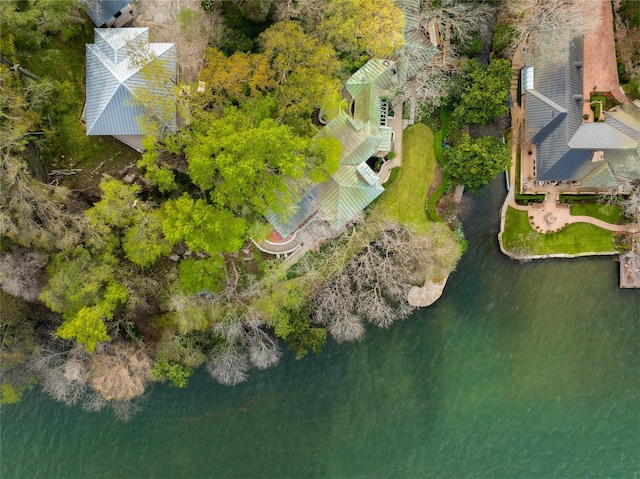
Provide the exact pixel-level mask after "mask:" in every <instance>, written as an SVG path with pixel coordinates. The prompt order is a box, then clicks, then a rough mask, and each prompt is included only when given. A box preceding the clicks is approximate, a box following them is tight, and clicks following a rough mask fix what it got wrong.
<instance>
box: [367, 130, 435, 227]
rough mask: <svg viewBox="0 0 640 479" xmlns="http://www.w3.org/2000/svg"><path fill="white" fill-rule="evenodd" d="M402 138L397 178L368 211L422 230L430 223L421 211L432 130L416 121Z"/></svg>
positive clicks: (429, 176)
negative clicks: (400, 164) (400, 163)
mask: <svg viewBox="0 0 640 479" xmlns="http://www.w3.org/2000/svg"><path fill="white" fill-rule="evenodd" d="M402 142H403V149H402V168H400V172H399V173H398V178H397V179H396V180H395V181H394V182H393V183H392V184H391V185H389V187H388V188H386V191H385V192H384V193H383V194H382V196H381V197H380V199H379V200H378V201H376V203H375V204H374V206H373V210H372V212H371V215H373V216H374V217H375V216H378V215H379V217H386V218H388V219H390V220H392V221H396V222H398V223H402V224H406V225H411V226H413V227H414V228H415V229H416V231H418V232H425V231H427V230H428V229H429V224H430V220H429V219H428V218H427V214H426V211H425V205H426V201H427V193H428V192H429V187H430V186H431V182H432V181H433V178H434V176H435V171H436V155H435V152H434V149H433V132H432V131H431V129H430V128H429V127H428V126H427V125H425V124H423V123H416V124H415V125H412V126H410V127H408V128H407V129H406V130H404V134H403V137H402Z"/></svg>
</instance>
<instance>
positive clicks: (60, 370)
mask: <svg viewBox="0 0 640 479" xmlns="http://www.w3.org/2000/svg"><path fill="white" fill-rule="evenodd" d="M88 360H89V355H88V353H87V352H86V351H85V350H84V347H82V346H81V345H76V346H74V347H72V348H69V346H68V345H67V343H66V342H64V343H62V342H59V341H55V342H51V343H50V344H49V345H48V349H47V350H45V351H43V354H42V355H41V356H40V357H38V358H36V359H34V360H33V361H32V362H31V364H30V367H31V369H32V370H33V371H34V372H35V373H37V374H38V375H39V376H40V378H41V381H40V384H41V386H42V390H43V391H45V392H46V393H47V394H49V395H50V396H51V397H52V398H53V399H55V400H56V401H60V402H62V403H64V404H66V405H67V406H71V405H73V404H76V403H77V402H78V401H80V400H81V399H83V398H84V396H85V394H86V393H87V376H88V372H89V367H88Z"/></svg>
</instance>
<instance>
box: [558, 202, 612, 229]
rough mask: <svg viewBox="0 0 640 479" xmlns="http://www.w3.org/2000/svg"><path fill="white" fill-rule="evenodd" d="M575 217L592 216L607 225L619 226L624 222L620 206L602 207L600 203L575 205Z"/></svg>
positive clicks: (572, 206) (572, 210) (573, 213)
mask: <svg viewBox="0 0 640 479" xmlns="http://www.w3.org/2000/svg"><path fill="white" fill-rule="evenodd" d="M571 214H572V215H573V216H592V217H593V218H597V219H599V220H602V221H606V222H607V223H612V224H614V225H615V224H618V223H619V222H620V220H622V208H620V207H619V206H618V205H602V204H598V203H586V204H581V203H573V204H572V205H571Z"/></svg>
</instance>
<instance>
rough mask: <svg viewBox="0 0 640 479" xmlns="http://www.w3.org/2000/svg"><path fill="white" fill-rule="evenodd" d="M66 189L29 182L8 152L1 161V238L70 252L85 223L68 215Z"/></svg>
mask: <svg viewBox="0 0 640 479" xmlns="http://www.w3.org/2000/svg"><path fill="white" fill-rule="evenodd" d="M68 201H69V192H68V190H67V189H66V188H63V187H59V186H53V185H47V184H44V183H40V182H39V181H35V180H34V179H32V177H31V175H30V173H29V171H28V169H27V166H26V165H25V164H24V163H23V162H22V161H21V160H19V159H18V158H17V156H15V155H14V154H12V153H11V152H6V153H5V154H3V157H2V159H1V161H0V234H2V235H4V236H7V237H8V238H10V239H11V240H12V241H14V242H15V243H17V244H19V245H21V246H24V247H26V248H31V247H36V248H40V249H43V250H46V251H55V250H60V249H71V248H73V247H74V246H75V245H76V244H78V243H79V242H80V240H81V239H82V234H83V232H84V231H85V229H86V224H87V220H86V218H85V217H84V215H82V214H79V213H72V212H70V211H69V210H68V209H67V207H66V203H67V202H68Z"/></svg>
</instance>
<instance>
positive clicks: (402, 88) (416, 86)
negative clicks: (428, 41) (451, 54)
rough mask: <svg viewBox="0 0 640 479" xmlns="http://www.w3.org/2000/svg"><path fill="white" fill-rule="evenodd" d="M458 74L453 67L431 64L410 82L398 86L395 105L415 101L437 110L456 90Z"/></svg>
mask: <svg viewBox="0 0 640 479" xmlns="http://www.w3.org/2000/svg"><path fill="white" fill-rule="evenodd" d="M457 74H458V70H457V69H456V68H455V66H453V65H437V64H433V63H430V64H429V65H427V66H425V67H424V68H422V69H421V70H420V71H418V73H416V74H415V76H413V77H412V78H411V79H410V80H408V81H406V82H404V83H402V84H400V85H398V89H397V90H396V95H395V97H394V104H402V103H404V102H405V101H408V100H415V101H416V102H418V103H420V104H422V105H425V106H427V107H428V108H429V109H430V110H435V109H437V108H439V107H440V106H441V105H442V103H443V101H444V100H445V99H446V98H447V97H448V96H449V95H450V94H451V92H452V91H453V90H454V89H455V88H456V85H457V84H456V82H455V80H454V77H455V75H457Z"/></svg>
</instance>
